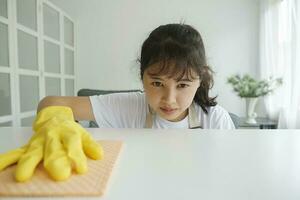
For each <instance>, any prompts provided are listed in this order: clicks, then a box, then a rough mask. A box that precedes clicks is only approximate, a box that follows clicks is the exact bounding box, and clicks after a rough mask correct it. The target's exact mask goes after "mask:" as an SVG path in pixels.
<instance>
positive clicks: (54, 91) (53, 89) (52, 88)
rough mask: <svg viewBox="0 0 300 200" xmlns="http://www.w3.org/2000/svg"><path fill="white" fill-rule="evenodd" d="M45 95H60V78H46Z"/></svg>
mask: <svg viewBox="0 0 300 200" xmlns="http://www.w3.org/2000/svg"><path fill="white" fill-rule="evenodd" d="M45 80H46V96H51V95H52V96H60V95H61V93H60V79H59V78H49V77H48V78H46V79H45Z"/></svg>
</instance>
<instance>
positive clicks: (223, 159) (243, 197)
mask: <svg viewBox="0 0 300 200" xmlns="http://www.w3.org/2000/svg"><path fill="white" fill-rule="evenodd" d="M88 130H89V131H90V132H91V134H92V135H93V136H94V137H95V138H96V139H113V140H114V139H116V140H123V141H124V148H123V150H122V152H121V155H120V158H119V160H118V163H117V165H116V167H115V169H114V171H113V174H112V177H111V179H110V180H109V185H108V189H107V191H106V194H105V195H104V196H103V197H101V198H99V197H85V198H80V199H102V200H120V199H122V200H126V199H130V200H141V199H143V200H153V199H163V200H168V199H172V200H176V199H178V200H182V199H205V200H220V199H222V200H282V199H287V200H299V199H300V130H228V131H224V130H196V129H195V130H150V129H148V130H146V129H88ZM30 136H31V128H0V153H3V152H5V151H7V150H9V149H12V148H15V147H18V146H20V145H22V144H24V143H26V141H27V140H28V139H29V138H30ZM0 199H6V200H7V199H15V198H9V197H5V198H4V197H0ZM22 199H23V198H22ZM27 199H31V198H27ZM32 199H34V200H39V199H50V198H32ZM56 199H78V198H75V197H73V198H72V197H66V198H56Z"/></svg>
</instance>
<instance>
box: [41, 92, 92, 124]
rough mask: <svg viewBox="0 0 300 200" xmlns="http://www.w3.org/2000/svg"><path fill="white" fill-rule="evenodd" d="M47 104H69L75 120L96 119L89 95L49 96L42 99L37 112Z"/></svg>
mask: <svg viewBox="0 0 300 200" xmlns="http://www.w3.org/2000/svg"><path fill="white" fill-rule="evenodd" d="M47 106H67V107H70V108H71V109H72V111H73V115H74V118H75V120H78V121H81V120H89V121H95V117H94V114H93V110H92V105H91V102H90V99H89V97H61V96H47V97H45V98H43V99H42V100H41V101H40V103H39V105H38V109H37V112H39V111H40V110H42V109H43V108H45V107H47Z"/></svg>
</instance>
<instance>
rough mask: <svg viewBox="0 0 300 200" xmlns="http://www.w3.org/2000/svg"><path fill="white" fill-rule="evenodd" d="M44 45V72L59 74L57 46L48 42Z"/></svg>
mask: <svg viewBox="0 0 300 200" xmlns="http://www.w3.org/2000/svg"><path fill="white" fill-rule="evenodd" d="M44 44H45V51H44V54H45V55H44V56H45V71H46V72H52V73H60V55H59V46H58V45H56V44H53V43H51V42H48V41H45V43H44Z"/></svg>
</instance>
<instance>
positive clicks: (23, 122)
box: [21, 116, 35, 126]
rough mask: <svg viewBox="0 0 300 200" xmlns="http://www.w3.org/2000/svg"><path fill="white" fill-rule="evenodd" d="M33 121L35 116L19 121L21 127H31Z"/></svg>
mask: <svg viewBox="0 0 300 200" xmlns="http://www.w3.org/2000/svg"><path fill="white" fill-rule="evenodd" d="M34 119H35V116H33V117H27V118H23V119H21V126H32V123H33V121H34Z"/></svg>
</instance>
